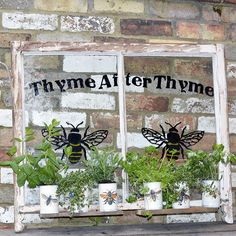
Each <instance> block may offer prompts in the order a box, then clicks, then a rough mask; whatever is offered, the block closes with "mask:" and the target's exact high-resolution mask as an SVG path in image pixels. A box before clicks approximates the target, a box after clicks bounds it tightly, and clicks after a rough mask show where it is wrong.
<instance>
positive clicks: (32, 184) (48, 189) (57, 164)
mask: <svg viewBox="0 0 236 236" xmlns="http://www.w3.org/2000/svg"><path fill="white" fill-rule="evenodd" d="M58 124H59V122H58V121H56V120H53V121H52V123H51V124H50V125H45V129H47V132H48V138H47V139H46V138H43V139H42V141H41V143H40V144H38V145H36V147H35V152H34V153H30V152H26V153H24V154H23V155H22V156H15V154H16V151H17V150H16V147H15V146H13V147H12V148H11V149H10V150H9V152H8V155H9V156H11V157H12V160H11V161H5V162H1V163H0V166H10V167H11V168H12V170H13V172H14V173H15V174H16V177H17V184H18V186H19V187H22V186H24V185H25V184H26V183H27V185H28V187H29V188H36V187H38V186H40V213H41V214H46V213H58V198H57V195H56V189H57V183H58V182H59V180H60V179H61V178H62V175H61V171H62V170H63V169H65V168H66V165H65V163H64V162H63V161H61V160H60V159H59V158H58V157H57V154H56V153H55V151H54V150H53V149H52V145H51V143H50V138H51V137H52V136H55V135H59V133H58V129H57V128H56V126H57V125H58ZM32 139H34V132H33V131H32V129H29V128H27V129H26V135H25V138H24V140H21V139H18V138H17V139H16V141H18V142H29V141H31V140H32ZM69 152H70V150H66V153H69Z"/></svg>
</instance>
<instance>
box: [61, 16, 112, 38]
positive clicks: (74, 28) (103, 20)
mask: <svg viewBox="0 0 236 236" xmlns="http://www.w3.org/2000/svg"><path fill="white" fill-rule="evenodd" d="M61 31H69V32H82V31H92V32H99V33H102V34H112V33H113V32H114V31H115V24H114V21H113V19H112V18H110V17H105V16H62V17H61Z"/></svg>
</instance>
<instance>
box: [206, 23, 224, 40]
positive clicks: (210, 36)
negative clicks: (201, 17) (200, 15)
mask: <svg viewBox="0 0 236 236" xmlns="http://www.w3.org/2000/svg"><path fill="white" fill-rule="evenodd" d="M224 38H225V29H224V25H219V24H212V25H206V24H203V25H202V39H205V40H224Z"/></svg>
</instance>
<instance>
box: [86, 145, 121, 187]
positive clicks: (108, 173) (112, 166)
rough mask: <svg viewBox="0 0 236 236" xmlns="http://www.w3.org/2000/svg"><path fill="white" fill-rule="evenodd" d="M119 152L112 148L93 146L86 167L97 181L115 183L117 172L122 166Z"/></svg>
mask: <svg viewBox="0 0 236 236" xmlns="http://www.w3.org/2000/svg"><path fill="white" fill-rule="evenodd" d="M120 162H121V159H120V156H119V153H117V152H115V151H114V150H111V149H97V148H95V147H94V148H93V149H92V150H91V151H90V158H89V159H88V161H85V162H84V166H85V169H86V171H87V173H88V174H89V176H90V177H91V179H92V180H93V181H94V182H95V183H115V182H116V181H115V172H116V170H117V169H118V168H119V167H120Z"/></svg>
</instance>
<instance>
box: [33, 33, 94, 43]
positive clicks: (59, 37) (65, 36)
mask: <svg viewBox="0 0 236 236" xmlns="http://www.w3.org/2000/svg"><path fill="white" fill-rule="evenodd" d="M36 40H38V41H43V42H48V41H53V42H55V41H65V42H75V41H78V42H91V41H92V40H93V37H92V35H88V34H86V35H82V34H81V33H78V34H76V33H73V34H72V33H58V32H54V33H53V34H52V33H51V32H47V33H45V32H43V33H42V34H37V36H36Z"/></svg>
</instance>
